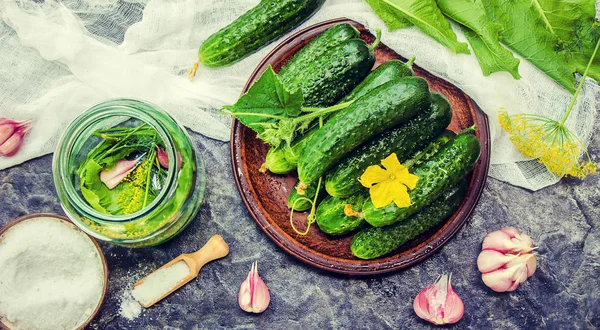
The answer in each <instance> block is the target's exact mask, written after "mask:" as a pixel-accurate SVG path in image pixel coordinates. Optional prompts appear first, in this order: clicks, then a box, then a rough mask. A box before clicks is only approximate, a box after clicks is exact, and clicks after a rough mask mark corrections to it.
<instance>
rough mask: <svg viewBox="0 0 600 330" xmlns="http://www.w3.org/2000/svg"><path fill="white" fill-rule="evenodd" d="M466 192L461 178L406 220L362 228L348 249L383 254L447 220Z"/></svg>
mask: <svg viewBox="0 0 600 330" xmlns="http://www.w3.org/2000/svg"><path fill="white" fill-rule="evenodd" d="M466 195H467V182H466V181H465V180H464V179H463V180H460V182H459V183H458V184H457V185H455V186H453V187H451V188H450V189H448V190H446V191H445V192H444V193H443V194H442V195H441V196H440V197H438V198H437V199H436V200H434V201H433V202H432V203H431V204H430V205H428V206H425V207H424V208H423V209H422V210H421V211H419V212H418V213H416V214H414V215H413V216H411V217H410V218H408V219H406V221H403V222H400V223H396V224H393V225H391V226H385V227H379V228H377V227H369V228H365V229H363V230H361V231H360V232H358V233H357V234H356V235H354V237H353V238H352V243H350V250H352V254H354V255H355V256H356V257H358V258H361V259H375V258H378V257H381V256H383V255H386V254H388V253H390V252H392V251H394V250H396V249H397V248H399V247H400V246H402V245H403V244H405V243H406V242H408V241H410V240H413V239H415V238H417V237H418V236H419V235H421V234H423V233H425V232H427V231H428V230H430V229H432V228H434V227H435V226H437V225H439V224H441V223H442V222H443V221H444V220H446V219H448V217H450V216H451V215H452V214H453V213H454V212H455V211H456V210H457V209H458V207H459V206H460V204H461V203H462V201H463V200H464V199H465V196H466Z"/></svg>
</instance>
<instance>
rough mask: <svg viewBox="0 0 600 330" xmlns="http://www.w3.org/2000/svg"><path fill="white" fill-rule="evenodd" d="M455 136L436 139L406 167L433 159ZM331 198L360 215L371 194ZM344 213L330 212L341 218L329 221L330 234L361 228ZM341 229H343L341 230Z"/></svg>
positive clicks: (323, 208) (322, 206) (448, 133)
mask: <svg viewBox="0 0 600 330" xmlns="http://www.w3.org/2000/svg"><path fill="white" fill-rule="evenodd" d="M454 136H456V134H454V132H452V131H445V132H444V133H443V134H442V135H440V136H439V137H438V138H437V139H435V140H434V141H432V142H431V143H429V145H428V146H427V147H425V149H423V150H421V151H419V152H417V153H416V154H415V155H414V156H413V158H411V159H409V160H407V161H406V163H405V166H406V167H407V168H408V169H409V170H412V167H411V164H421V163H424V162H427V161H428V160H429V159H430V158H431V157H433V156H434V155H435V152H434V151H437V150H439V149H441V148H442V147H443V146H444V145H445V144H446V143H448V141H450V140H451V139H452V138H453V137H454ZM310 187H311V186H309V188H310ZM307 190H308V188H307ZM358 195H360V196H361V197H356V196H358ZM331 198H333V199H335V200H338V201H340V202H339V203H344V204H350V206H351V208H352V209H353V210H355V211H356V212H359V213H360V212H362V207H363V203H362V202H363V201H366V200H367V199H368V198H369V193H368V192H367V191H366V190H365V189H363V190H361V191H359V192H358V193H356V194H355V195H354V196H351V197H349V198H336V197H331ZM331 204H333V205H334V206H335V205H336V204H335V203H333V202H332V203H331ZM325 207H326V206H324V205H323V204H320V205H319V208H321V211H322V212H325ZM317 211H318V210H317ZM342 211H343V210H342ZM342 211H339V210H337V211H329V212H328V213H329V216H330V217H333V216H334V215H335V214H337V215H338V217H339V218H338V219H337V220H335V219H329V220H327V221H328V222H329V227H328V228H329V231H330V232H340V233H345V232H344V229H343V228H355V227H358V226H359V225H358V224H356V223H355V222H356V221H358V220H356V219H354V218H352V217H350V218H348V217H346V218H344V216H345V214H344V213H343V212H342ZM359 218H361V222H362V224H365V225H366V221H365V220H364V217H363V216H362V214H361V216H360V217H359ZM317 220H318V218H317ZM346 221H350V222H351V223H352V224H353V226H349V225H348V224H346ZM335 224H337V225H338V226H339V227H337V228H336V227H335V226H334V225H335ZM362 224H361V225H362ZM340 227H342V228H340Z"/></svg>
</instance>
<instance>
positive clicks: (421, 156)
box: [402, 130, 456, 170]
mask: <svg viewBox="0 0 600 330" xmlns="http://www.w3.org/2000/svg"><path fill="white" fill-rule="evenodd" d="M455 137H456V133H454V132H452V131H450V130H445V131H444V133H442V135H440V136H438V137H437V138H436V139H435V140H433V141H432V142H431V143H429V144H428V145H427V147H425V149H423V150H420V151H419V152H417V153H416V154H414V155H413V156H412V157H411V158H410V159H409V160H407V161H406V162H404V164H402V165H404V166H405V167H406V168H408V169H409V170H412V169H413V168H415V167H419V166H421V165H422V164H424V163H426V162H427V161H428V160H430V159H431V158H432V157H433V156H435V154H437V153H438V152H439V151H440V150H441V149H442V147H443V146H445V145H446V143H448V142H449V141H450V140H452V139H454V138H455Z"/></svg>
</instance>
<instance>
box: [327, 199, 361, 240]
mask: <svg viewBox="0 0 600 330" xmlns="http://www.w3.org/2000/svg"><path fill="white" fill-rule="evenodd" d="M365 197H366V196H365V195H362V194H357V195H355V196H351V197H349V198H345V199H340V198H334V197H331V196H328V197H327V198H325V199H324V200H323V201H322V202H321V203H320V204H319V208H318V209H317V214H316V219H317V220H316V221H317V225H318V226H319V228H321V230H322V231H323V232H324V233H325V234H328V235H335V236H339V235H344V234H347V233H349V232H352V231H354V230H356V229H358V228H360V227H361V226H362V225H363V224H364V223H365V222H364V220H363V219H362V218H361V217H359V216H352V215H347V214H346V213H345V211H344V209H345V208H346V207H347V205H351V206H356V205H358V206H360V205H362V204H363V203H364V201H365ZM352 211H354V212H357V213H360V210H356V209H352Z"/></svg>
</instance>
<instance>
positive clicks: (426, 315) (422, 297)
mask: <svg viewBox="0 0 600 330" xmlns="http://www.w3.org/2000/svg"><path fill="white" fill-rule="evenodd" d="M413 308H414V310H415V313H417V315H418V316H419V317H420V318H422V319H423V320H425V321H428V322H431V323H433V324H435V325H442V324H453V323H456V322H458V321H459V320H460V319H461V318H462V317H463V315H464V313H465V307H464V304H463V302H462V300H461V299H460V297H459V296H458V295H457V294H456V292H454V290H453V289H452V284H451V283H450V278H449V276H448V275H447V274H444V275H442V277H441V278H440V279H438V280H437V281H436V282H435V283H433V284H432V285H430V286H428V287H426V288H425V289H423V291H421V292H420V293H419V294H418V295H417V297H416V298H415V302H414V303H413Z"/></svg>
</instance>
